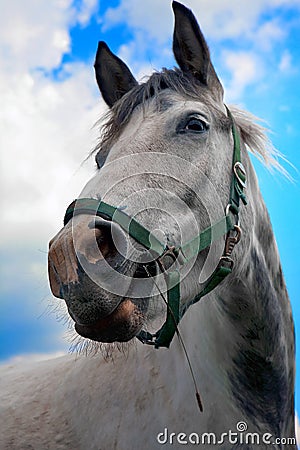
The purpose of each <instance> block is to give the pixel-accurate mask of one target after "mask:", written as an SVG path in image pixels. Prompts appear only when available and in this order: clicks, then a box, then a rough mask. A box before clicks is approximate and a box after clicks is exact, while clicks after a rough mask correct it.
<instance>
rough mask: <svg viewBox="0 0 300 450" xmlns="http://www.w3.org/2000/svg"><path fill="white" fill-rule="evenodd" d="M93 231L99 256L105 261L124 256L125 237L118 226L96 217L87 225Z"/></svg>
mask: <svg viewBox="0 0 300 450" xmlns="http://www.w3.org/2000/svg"><path fill="white" fill-rule="evenodd" d="M88 227H89V229H90V230H92V231H93V233H94V236H95V239H96V243H97V246H98V249H99V250H100V253H101V256H102V257H103V258H105V259H107V258H115V257H116V256H117V255H122V256H124V255H125V254H126V248H127V243H126V237H125V235H124V233H123V231H122V230H121V229H120V227H119V226H117V225H116V224H114V223H113V222H111V221H107V220H104V219H101V218H98V217H96V218H95V219H94V220H92V221H91V222H90V223H89V225H88Z"/></svg>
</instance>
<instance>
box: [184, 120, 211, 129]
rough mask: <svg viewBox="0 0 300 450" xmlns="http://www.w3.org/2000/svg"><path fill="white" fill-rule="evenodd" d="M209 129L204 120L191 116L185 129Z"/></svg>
mask: <svg viewBox="0 0 300 450" xmlns="http://www.w3.org/2000/svg"><path fill="white" fill-rule="evenodd" d="M207 130H208V125H207V123H205V122H204V121H203V120H200V119H196V118H194V117H193V118H191V119H190V120H189V121H188V123H187V124H186V126H185V131H193V132H196V133H204V132H205V131H207Z"/></svg>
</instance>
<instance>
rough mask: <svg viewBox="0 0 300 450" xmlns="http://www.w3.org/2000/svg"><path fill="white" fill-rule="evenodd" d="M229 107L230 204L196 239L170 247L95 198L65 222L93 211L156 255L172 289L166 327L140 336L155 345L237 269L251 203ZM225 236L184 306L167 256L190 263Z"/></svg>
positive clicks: (76, 205)
mask: <svg viewBox="0 0 300 450" xmlns="http://www.w3.org/2000/svg"><path fill="white" fill-rule="evenodd" d="M226 109H227V113H228V116H229V118H230V119H231V129H232V135H233V141H234V147H233V163H232V181H231V187H230V197H229V203H228V205H227V207H226V210H225V215H224V216H223V217H222V218H221V219H220V220H219V221H218V222H216V223H214V224H213V225H211V226H210V227H208V228H206V229H205V230H203V231H202V232H201V233H200V234H199V235H198V236H196V237H195V238H194V239H192V240H190V241H188V242H187V243H186V244H184V245H182V246H179V247H170V246H168V245H166V244H164V243H162V242H160V241H159V240H158V239H157V238H156V237H155V236H154V235H152V234H151V232H150V231H149V230H147V228H145V227H144V226H143V225H141V224H140V223H139V222H137V221H136V220H135V219H134V218H132V217H130V216H129V215H127V214H126V213H125V212H124V211H123V210H121V209H119V208H118V207H115V206H112V205H109V204H108V203H105V202H103V201H101V200H96V199H93V198H80V199H77V200H74V201H73V202H72V203H71V205H70V206H69V207H68V208H67V211H66V214H65V217H64V225H66V224H67V223H68V222H69V220H71V219H72V217H73V216H74V215H79V214H91V215H96V216H100V217H102V218H104V219H109V220H111V221H113V222H115V223H117V224H118V225H119V226H120V227H121V228H122V229H123V230H124V231H125V232H126V233H128V234H129V236H131V237H132V238H133V239H135V240H136V241H137V242H138V243H140V244H141V245H143V246H144V247H145V248H146V249H148V250H150V251H151V252H152V253H153V254H154V256H155V259H156V261H157V262H158V265H159V267H160V270H161V271H162V272H163V273H164V274H165V277H166V283H167V288H168V290H167V317H166V320H165V322H164V324H163V326H162V327H161V328H160V329H159V330H158V331H157V332H156V333H155V334H151V333H149V332H147V331H144V330H141V331H140V332H139V334H138V335H137V336H136V337H137V338H138V339H139V340H140V341H141V342H142V343H144V344H150V345H154V346H155V348H159V347H169V345H170V343H171V341H172V339H173V337H174V334H175V332H177V326H178V324H179V321H180V320H181V318H182V317H183V315H184V314H185V312H186V311H187V309H188V308H189V307H190V306H191V305H193V304H194V303H197V302H198V301H199V300H200V298H202V297H203V296H204V295H207V294H208V293H209V292H211V291H212V290H213V289H214V288H215V287H216V286H218V284H220V283H221V281H223V280H224V278H225V277H226V276H227V275H229V274H230V273H231V272H232V269H233V264H234V262H233V260H232V259H231V254H232V251H233V248H234V246H235V244H237V243H238V242H239V240H240V236H241V229H240V227H239V216H238V215H239V204H240V199H241V200H242V202H243V203H244V204H245V205H246V204H247V200H246V196H245V194H244V188H245V187H246V171H245V169H244V166H243V165H242V163H241V144H240V136H239V133H238V131H237V128H236V125H235V122H234V119H233V117H232V114H231V112H230V111H229V109H228V108H227V107H226ZM224 230H225V231H224ZM232 232H234V235H232ZM225 235H226V241H225V248H224V252H223V254H222V256H221V258H220V260H219V263H218V265H217V267H216V269H215V270H214V272H213V273H212V275H211V276H210V277H209V278H208V279H207V280H206V281H205V283H204V284H203V285H202V289H201V291H200V292H199V293H198V294H197V295H196V296H195V297H194V298H193V299H191V300H189V301H188V302H187V303H185V304H184V305H180V272H179V270H178V269H175V270H173V271H166V268H165V263H164V260H165V258H171V259H172V260H173V261H174V262H175V261H176V262H177V263H178V264H179V265H183V264H186V263H187V262H189V261H190V260H191V259H192V258H194V257H195V256H197V255H198V254H199V253H200V252H201V251H203V250H204V249H205V248H207V247H209V246H210V245H211V243H212V242H214V241H217V240H218V239H219V238H221V237H222V236H225Z"/></svg>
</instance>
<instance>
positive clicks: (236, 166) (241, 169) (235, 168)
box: [233, 161, 247, 189]
mask: <svg viewBox="0 0 300 450" xmlns="http://www.w3.org/2000/svg"><path fill="white" fill-rule="evenodd" d="M233 172H234V174H235V176H236V178H237V180H238V182H239V184H240V185H241V186H242V188H243V189H245V188H246V186H247V183H246V178H247V173H246V169H245V167H244V166H243V164H242V163H241V162H239V161H237V162H236V163H235V164H234V166H233ZM239 172H240V173H239ZM241 174H242V176H243V177H244V178H245V180H243V179H242V178H241Z"/></svg>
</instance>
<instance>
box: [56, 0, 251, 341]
mask: <svg viewBox="0 0 300 450" xmlns="http://www.w3.org/2000/svg"><path fill="white" fill-rule="evenodd" d="M173 10H174V14H175V26H174V36H173V51H174V56H175V58H176V60H177V63H178V65H179V68H175V69H174V70H167V69H164V70H162V71H161V72H158V73H153V74H152V75H151V76H150V77H149V79H148V80H147V81H146V82H144V83H142V84H138V82H137V81H136V80H135V78H134V76H133V75H132V74H131V72H130V70H129V68H128V67H127V66H126V65H125V64H124V62H123V61H121V60H120V59H119V58H118V57H117V56H116V55H114V54H113V53H112V52H111V51H110V49H109V48H108V46H107V45H106V44H105V43H104V42H99V45H98V50H97V55H96V60H95V71H96V79H97V83H98V86H99V89H100V91H101V93H102V96H103V98H104V100H105V102H106V103H107V105H108V107H109V113H108V116H107V121H106V124H105V126H104V130H103V133H102V137H101V141H100V143H99V145H98V146H97V149H96V152H95V155H96V163H97V173H96V175H95V176H94V177H93V178H92V180H91V181H90V182H89V183H88V184H87V186H85V188H84V189H83V191H82V193H81V195H80V198H79V200H78V201H77V202H75V203H73V204H72V205H71V207H70V208H69V209H68V211H67V214H66V217H65V226H64V228H63V229H62V230H61V231H60V232H59V233H58V234H57V235H56V236H55V237H54V238H53V239H52V241H51V242H50V248H49V278H50V284H51V289H52V292H53V294H54V295H55V296H56V297H59V298H62V299H64V300H65V302H66V304H67V307H68V311H69V313H70V315H71V317H72V319H73V320H74V321H75V329H76V331H77V333H78V334H80V335H82V336H83V337H86V338H89V339H92V340H95V341H100V342H114V341H121V342H123V341H129V340H130V339H132V338H133V337H135V336H139V337H140V338H141V340H143V336H144V339H146V340H147V339H148V338H147V336H148V337H149V334H148V335H147V334H146V338H145V334H144V335H141V330H142V329H144V328H147V329H148V330H152V331H153V330H154V329H155V327H157V326H161V325H162V323H163V322H164V318H165V314H168V312H169V316H170V314H171V315H173V316H174V314H177V318H175V319H174V317H168V318H167V321H169V322H170V321H171V322H172V321H175V325H174V327H173V328H174V329H173V331H172V332H173V334H174V331H175V330H176V324H177V323H178V321H179V319H180V317H181V316H182V315H183V313H184V312H185V310H186V309H187V306H188V305H189V304H190V303H191V302H193V301H194V299H195V298H197V295H198V296H199V292H204V293H205V292H206V291H207V289H208V288H210V286H207V283H206V285H205V284H204V288H203V282H204V283H205V280H211V278H210V277H211V276H212V274H214V276H217V275H215V274H216V268H217V269H218V268H219V264H220V260H221V259H222V258H223V261H224V258H225V257H228V261H227V263H229V266H230V267H228V265H227V267H223V268H224V270H226V269H228V273H229V272H230V270H231V265H232V264H231V262H232V260H231V258H229V256H231V250H232V249H231V250H230V255H229V253H228V247H227V253H226V251H224V238H223V237H224V236H225V237H226V236H227V237H228V233H229V234H231V233H232V232H234V233H237V231H236V229H237V228H236V227H238V226H239V217H238V209H239V205H236V204H235V202H234V198H233V197H232V195H233V194H232V192H234V193H235V194H236V190H237V191H238V190H239V193H238V194H236V195H235V196H237V197H238V200H237V202H239V200H240V199H242V200H243V201H244V202H246V200H245V196H244V194H243V187H244V184H245V173H246V172H249V173H250V176H251V177H253V174H252V169H251V167H250V162H249V158H248V156H247V152H246V151H244V149H245V145H244V142H243V139H241V138H243V136H241V135H240V134H241V133H240V131H239V130H238V127H236V126H235V123H234V119H233V117H232V115H231V113H230V111H229V110H228V109H227V108H226V106H225V105H224V103H223V87H222V85H221V83H220V80H219V79H218V77H217V75H216V72H215V70H214V67H213V65H212V62H211V58H210V53H209V49H208V46H207V43H206V41H205V39H204V37H203V34H202V32H201V30H200V28H199V26H198V23H197V21H196V19H195V17H194V16H193V14H192V12H191V11H190V10H188V9H187V8H185V7H184V6H183V5H181V4H179V3H177V2H173ZM237 147H238V149H237ZM235 151H238V152H242V154H243V165H242V164H241V163H240V161H234V162H235V163H236V165H235V166H234V167H233V160H234V158H236V155H235V153H234V152H235ZM238 164H239V165H238ZM245 168H246V169H245ZM253 185H254V189H255V182H254V183H253ZM231 191H232V192H231ZM229 199H230V201H229ZM100 204H101V206H99V208H98V206H97V205H100ZM95 205H96V206H95ZM251 208H252V206H251V200H250V205H249V207H248V212H247V213H244V214H243V217H242V219H241V220H242V223H243V225H244V228H246V229H251V226H252V225H253V218H252V214H251ZM124 221H125V222H126V223H124ZM219 222H220V225H217V226H218V227H219V228H221V232H220V230H218V231H216V229H217V226H215V225H216V224H219ZM130 224H131V225H130ZM228 224H229V225H228ZM130 227H131V228H130ZM134 229H135V231H134ZM207 230H208V231H207ZM205 233H206V235H205ZM214 233H215V234H216V236H215V237H214ZM238 233H239V232H238ZM141 235H142V237H141ZM204 235H205V236H204ZM245 235H246V236H245V237H244V236H243V239H244V248H246V247H247V239H249V237H247V233H245ZM143 236H144V237H143ZM230 239H231V241H230V242H228V241H227V242H226V244H227V246H228V245H229V247H230V245H231V244H232V242H234V243H235V241H237V236H233V237H232V236H231V237H230ZM203 240H206V241H207V242H206V245H204V246H203V245H202V241H203ZM145 241H146V243H145ZM200 241H201V242H200ZM191 243H192V244H191ZM230 243H231V244H230ZM194 248H196V249H197V251H195V250H194ZM224 252H225V253H224ZM187 253H188V255H187ZM241 253H242V252H237V255H236V258H237V261H239V260H241V258H242V254H241ZM182 261H183V263H182ZM219 272H220V271H219ZM170 273H171V275H170ZM168 274H169V276H168ZM178 274H179V275H178ZM178 277H179V278H180V280H178ZM166 278H167V281H166ZM172 278H173V279H172ZM220 281H221V280H220ZM214 283H215V278H214V279H213V280H212V281H211V284H214ZM178 284H180V293H178V292H177V294H176V293H175V294H174V291H175V290H176V287H177V285H178ZM201 289H202V290H201ZM172 290H173V291H172ZM177 290H178V287H177ZM170 292H171V293H170ZM172 295H173V296H174V295H175V296H176V295H177V298H179V303H180V304H178V301H177V304H176V305H175V307H174V308H175V309H176V308H177V311H175V310H172V311H171V312H170V311H169V310H170V306H169V310H167V309H168V308H167V306H166V304H167V303H168V301H166V297H168V296H171V297H172ZM163 299H164V300H165V301H163ZM177 300H178V299H177ZM164 331H165V330H164ZM167 332H170V331H168V330H167ZM172 332H171V334H172ZM169 341H170V339H169ZM169 341H168V342H167V345H166V346H168V344H169Z"/></svg>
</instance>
